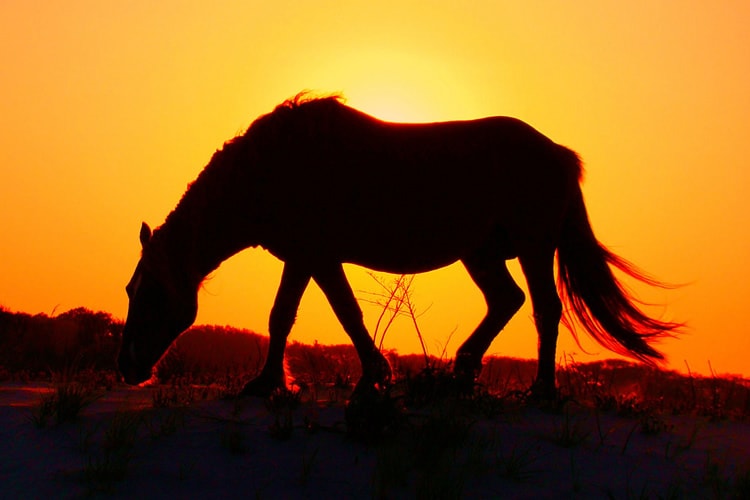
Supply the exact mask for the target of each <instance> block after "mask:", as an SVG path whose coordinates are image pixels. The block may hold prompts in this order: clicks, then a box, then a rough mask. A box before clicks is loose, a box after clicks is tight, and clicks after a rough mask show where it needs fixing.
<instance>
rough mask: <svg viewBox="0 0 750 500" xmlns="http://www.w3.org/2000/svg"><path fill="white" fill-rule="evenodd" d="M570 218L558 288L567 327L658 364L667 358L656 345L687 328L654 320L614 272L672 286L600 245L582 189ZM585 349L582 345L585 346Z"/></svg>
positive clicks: (560, 257)
mask: <svg viewBox="0 0 750 500" xmlns="http://www.w3.org/2000/svg"><path fill="white" fill-rule="evenodd" d="M574 198H575V199H574V200H573V203H572V206H571V207H570V208H571V209H570V211H569V212H568V216H567V218H566V221H565V224H564V227H563V231H562V235H561V240H560V244H559V246H558V249H557V263H558V289H559V291H560V296H561V298H562V300H563V303H564V307H563V310H564V314H563V324H565V325H566V326H567V327H568V328H569V329H570V331H571V332H572V333H573V336H574V337H575V340H576V342H578V336H577V334H576V330H575V327H574V320H578V323H580V324H581V325H582V326H583V327H584V329H585V330H586V331H587V332H588V333H589V334H590V335H591V336H592V337H594V339H596V340H597V341H598V342H599V343H600V344H601V345H602V346H604V347H606V348H607V349H610V350H612V351H614V352H616V353H618V354H623V355H625V356H629V357H632V358H636V359H639V360H641V361H646V362H648V363H653V362H655V361H661V360H664V356H663V355H662V354H661V353H660V352H659V351H657V350H656V349H654V348H653V347H652V346H651V345H650V343H649V342H650V341H651V340H654V339H658V338H659V337H663V336H669V335H670V334H672V333H674V332H676V330H678V329H679V328H680V327H681V326H682V325H681V324H678V323H672V322H666V321H661V320H658V319H654V318H651V317H649V316H648V315H647V314H646V313H644V312H643V311H642V310H641V309H640V308H639V307H638V306H637V305H636V303H637V302H638V301H637V300H636V299H635V298H634V297H633V296H632V294H631V293H629V292H628V290H627V289H626V288H625V287H623V285H622V284H621V283H620V282H619V281H618V280H617V278H616V277H615V276H614V274H613V273H612V267H616V268H617V269H619V270H620V271H622V272H623V273H625V274H627V275H628V276H631V277H633V278H635V279H637V280H639V281H641V282H643V283H646V284H648V285H653V286H659V287H668V285H665V284H663V283H661V282H659V281H657V280H655V279H653V278H651V277H649V276H648V275H646V274H645V273H643V271H641V270H639V269H638V268H636V267H635V266H634V265H633V264H631V263H630V262H628V261H627V260H625V259H623V258H621V257H618V256H617V255H615V254H614V253H612V252H611V251H609V250H608V249H607V248H606V247H605V246H604V245H602V244H601V243H599V242H598V241H597V239H596V238H595V237H594V233H593V231H592V229H591V224H590V223H589V218H588V214H587V213H586V207H585V205H584V202H583V196H582V194H581V191H580V188H577V189H576V193H575V195H574ZM579 345H580V343H579Z"/></svg>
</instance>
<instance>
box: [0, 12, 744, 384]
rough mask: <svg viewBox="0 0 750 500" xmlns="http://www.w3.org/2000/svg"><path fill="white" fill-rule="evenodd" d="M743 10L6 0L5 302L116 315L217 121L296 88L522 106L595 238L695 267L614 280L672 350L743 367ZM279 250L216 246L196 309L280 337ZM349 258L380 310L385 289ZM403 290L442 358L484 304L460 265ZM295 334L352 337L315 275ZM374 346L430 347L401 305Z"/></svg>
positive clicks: (380, 98) (525, 351)
mask: <svg viewBox="0 0 750 500" xmlns="http://www.w3.org/2000/svg"><path fill="white" fill-rule="evenodd" d="M748 22H750V7H749V6H748V4H747V3H745V2H726V3H722V4H709V3H705V2H698V1H691V2H663V3H659V4H658V5H656V4H653V3H650V2H634V3H627V4H620V3H615V2H576V3H573V4H571V3H570V2H544V3H539V4H525V3H523V4H522V3H517V2H505V1H502V2H495V1H482V2H472V3H468V4H466V3H465V4H462V5H460V4H459V3H457V2H448V1H440V2H432V3H430V4H429V6H428V5H426V4H423V3H420V2H404V1H398V2H395V1H388V2H377V3H373V2H359V1H357V2H337V5H333V4H331V5H328V4H321V3H320V2H307V1H303V2H295V3H291V2H282V3H268V2H246V3H243V4H242V5H237V4H235V3H233V2H212V3H210V4H208V3H206V4H202V3H197V4H190V5H188V4H185V3H183V2H176V1H165V2H158V3H154V2H147V1H137V2H127V3H122V4H118V3H111V2H87V1H73V2H66V3H64V4H62V3H59V4H58V3H55V2H47V3H45V4H44V5H42V6H40V5H37V4H29V3H27V2H20V1H10V2H4V3H3V5H2V7H0V32H2V33H3V34H2V39H3V43H2V44H0V54H2V60H3V69H2V78H0V92H1V93H2V96H3V98H2V107H0V116H2V118H0V127H1V128H0V157H1V158H2V164H3V166H2V168H1V169H0V200H2V201H1V202H0V203H2V207H3V209H2V211H0V228H2V231H3V235H4V236H3V245H2V246H1V247H0V248H1V249H2V253H0V306H2V307H4V308H7V309H9V310H14V311H16V310H17V311H26V312H29V313H32V314H35V313H45V314H50V315H51V314H54V313H55V312H58V313H59V312H60V311H65V310H68V309H71V308H73V307H76V306H84V307H86V308H89V309H93V310H104V311H108V312H111V313H112V314H113V315H114V316H115V317H118V318H123V319H124V318H125V316H126V313H127V307H128V299H127V296H126V294H125V291H124V287H125V285H126V283H127V281H128V279H129V277H130V276H131V275H132V273H133V271H134V268H135V265H136V262H137V260H138V256H139V252H140V244H139V241H138V229H139V227H140V225H141V222H142V221H146V222H147V223H149V224H150V225H151V227H157V226H159V225H160V224H162V222H163V221H164V220H165V218H166V217H167V215H168V214H169V213H170V211H171V210H173V208H174V207H175V205H176V204H177V202H178V201H179V200H180V197H181V196H182V194H183V192H184V191H185V189H186V187H187V185H188V183H190V182H191V181H193V180H194V179H195V178H196V177H197V175H198V174H199V173H200V171H201V170H202V169H203V167H204V166H205V165H206V164H207V163H208V161H209V160H210V158H211V156H212V154H213V153H214V152H215V151H216V150H217V149H220V148H221V147H222V145H223V144H224V143H225V141H227V140H229V139H231V138H232V137H234V136H236V135H237V134H240V133H242V132H244V131H245V130H246V129H247V127H248V126H249V125H250V124H251V123H252V122H253V121H254V120H255V119H256V118H257V117H259V116H261V115H263V114H266V113H269V112H271V111H272V110H273V109H274V107H275V106H276V105H278V104H279V103H281V102H282V101H284V100H285V99H287V98H290V97H292V96H294V95H296V94H297V93H298V92H300V91H302V90H305V89H307V90H310V91H311V92H312V93H313V94H319V95H329V94H336V93H340V94H341V95H343V96H344V98H345V102H346V104H347V105H349V106H352V107H354V108H356V109H360V110H362V111H364V112H366V113H369V114H371V115H373V116H375V117H377V118H380V119H383V120H387V121H398V122H436V121H447V120H468V119H475V118H480V117H486V116H500V115H505V116H514V117H517V118H520V119H521V120H523V121H525V122H527V123H529V124H530V125H532V126H533V127H535V128H536V129H537V130H539V131H540V132H541V133H543V134H545V135H546V136H548V137H550V138H551V139H552V140H553V141H555V142H557V143H559V144H561V145H564V146H566V147H569V148H571V149H573V150H575V151H576V152H578V153H579V154H580V156H581V157H582V159H583V162H584V165H585V169H586V174H585V176H584V182H583V184H582V191H583V196H584V198H585V201H586V205H587V207H588V212H589V216H590V219H591V224H592V227H593V229H594V232H595V234H596V236H597V238H598V239H599V240H600V241H601V242H602V243H603V244H605V245H607V246H608V248H610V249H611V250H612V251H613V252H615V253H617V254H618V255H622V256H623V257H625V258H627V259H628V260H631V261H632V262H634V263H635V264H636V265H638V266H639V267H641V268H643V269H644V270H645V271H647V272H648V273H649V274H650V275H652V276H654V277H656V278H657V279H659V280H663V281H665V282H669V283H674V284H679V285H682V286H680V287H677V288H675V289H670V290H662V289H652V288H649V287H644V286H641V285H639V284H637V283H635V282H632V281H629V280H628V279H627V278H623V280H624V282H625V283H626V284H627V285H628V286H631V287H632V288H633V290H634V292H635V294H636V295H637V296H638V297H640V298H641V299H642V300H643V302H644V303H646V304H651V305H649V306H645V308H646V310H647V311H648V312H649V313H650V314H652V315H653V316H655V317H657V318H660V319H663V320H665V321H678V322H685V323H686V325H687V328H686V333H685V334H683V335H680V336H678V337H676V338H674V339H672V338H670V339H666V340H664V341H663V342H662V343H661V344H660V345H659V346H658V347H659V349H660V350H661V351H663V352H664V353H665V354H666V355H667V358H668V365H667V366H668V367H669V368H673V369H676V370H682V371H684V370H686V363H687V364H689V366H690V369H692V370H693V371H695V372H699V373H709V371H710V370H711V369H713V370H716V371H717V372H720V373H738V374H743V375H744V376H750V368H748V365H747V362H746V359H745V358H746V353H747V352H750V335H748V334H747V332H746V327H745V324H744V321H743V314H744V313H745V309H746V302H747V298H748V297H750V265H748V264H747V262H746V261H747V256H748V253H749V252H750V215H749V214H750V210H748V207H747V190H748V187H750V174H749V173H748V172H749V171H750V170H748V168H747V167H746V164H747V158H748V157H750V146H749V145H748V144H749V143H748V140H747V138H748V126H747V117H748V116H749V115H750V93H748V89H749V88H750V64H749V63H748V57H747V47H750V34H749V33H750V32H749V31H748V30H747V24H748ZM461 168H462V165H456V169H457V170H460V169H461ZM398 187H399V185H398V178H397V177H396V178H394V179H393V189H398ZM452 201H453V200H451V199H446V200H445V203H447V204H450V203H451V202H452ZM377 204H378V200H377V199H373V200H372V205H373V209H374V210H376V209H377ZM509 267H510V270H511V273H512V275H513V277H514V278H515V280H516V281H517V282H518V283H519V284H521V286H522V288H523V289H524V290H525V291H526V290H527V288H526V282H525V279H524V277H523V274H522V273H521V271H520V268H519V266H518V264H517V263H516V262H515V261H513V262H511V263H510V264H509ZM281 270H282V264H281V262H280V261H278V260H277V259H275V258H274V257H272V256H271V255H270V254H269V253H268V252H266V251H264V250H262V249H259V248H254V249H249V250H246V251H244V252H242V253H240V254H237V255H235V256H234V257H232V258H231V259H229V260H227V261H226V262H224V263H223V264H222V265H221V267H220V268H219V269H218V270H217V271H215V272H214V273H212V275H211V276H210V277H209V279H208V280H207V281H206V282H205V283H204V284H203V289H202V292H201V293H200V295H199V313H198V317H197V323H198V324H219V325H232V326H236V327H241V328H246V329H249V330H253V331H256V332H259V333H262V334H267V332H268V316H269V312H270V310H271V306H272V304H273V300H274V295H275V292H276V289H277V287H278V285H279V280H280V277H281ZM345 271H346V273H347V276H348V277H349V279H350V281H351V283H352V288H353V289H354V292H355V295H357V297H358V299H360V302H361V303H362V307H363V311H364V313H365V323H366V325H367V326H368V328H370V329H371V330H372V329H373V328H374V326H375V323H376V321H377V318H378V316H379V313H380V309H379V306H378V305H377V304H372V303H370V302H371V300H370V299H371V298H372V293H373V292H377V291H378V290H379V288H378V287H379V285H378V284H377V282H376V279H374V278H373V276H371V275H370V274H369V272H368V270H366V269H364V268H361V267H356V266H353V265H347V266H345ZM376 277H379V278H380V279H381V280H383V281H384V282H386V283H387V282H390V280H391V279H393V277H392V276H389V275H383V274H376ZM411 293H412V297H413V300H414V304H415V306H416V308H417V312H418V321H419V326H420V329H421V331H422V332H423V333H424V335H425V347H426V348H427V350H428V351H429V352H430V353H431V354H434V355H438V356H439V355H441V353H443V352H444V351H445V353H446V355H448V356H452V355H453V354H454V353H455V349H456V348H457V347H458V346H459V345H460V344H461V343H462V342H463V341H464V340H465V339H466V337H468V335H469V334H470V333H471V332H472V331H473V330H474V328H475V327H476V325H477V324H478V323H479V321H480V320H481V319H482V317H483V315H484V313H485V303H484V300H483V298H482V295H481V293H480V292H479V291H478V290H477V288H476V286H475V285H474V284H473V283H472V281H471V279H470V278H469V276H468V274H467V272H466V270H465V269H464V268H463V266H461V265H460V264H454V265H451V266H449V267H446V268H444V269H441V270H437V271H434V272H430V273H425V274H421V275H418V276H417V277H416V278H415V280H414V282H413V285H412V289H411ZM532 314H533V313H532V311H531V307H530V304H529V300H528V293H527V303H526V304H525V305H524V306H523V308H522V309H521V311H520V312H519V313H518V314H517V315H516V316H515V317H514V319H513V320H511V322H510V323H509V324H508V326H507V327H506V328H505V329H504V330H503V332H502V333H501V334H500V335H499V336H498V337H497V339H496V340H495V342H493V344H492V346H491V347H490V349H489V351H488V354H496V355H505V356H514V357H523V358H535V356H536V348H537V338H536V332H535V330H534V321H533V315H532ZM371 333H372V332H371ZM290 340H297V341H300V342H305V343H312V342H313V341H316V340H317V341H319V342H320V343H325V344H334V343H349V339H348V337H347V336H346V334H345V333H344V331H343V329H342V328H341V326H340V325H339V323H338V321H337V320H336V317H335V315H334V314H333V312H332V310H331V307H330V306H329V305H328V302H327V301H326V299H325V297H324V296H323V294H322V292H321V291H320V290H319V289H318V288H317V287H316V286H315V285H314V284H311V285H310V287H309V288H308V290H307V292H306V294H305V295H304V297H303V299H302V303H301V306H300V309H299V313H298V315H297V321H296V323H295V325H294V328H293V329H292V334H291V337H290ZM581 340H582V347H579V346H578V345H577V344H576V343H575V342H574V340H573V339H572V336H571V335H570V334H569V333H568V332H567V331H566V330H565V329H561V334H560V342H559V347H558V358H559V359H562V358H564V357H565V358H573V359H575V360H577V361H585V360H592V359H601V358H607V357H611V356H613V355H612V353H610V352H609V351H607V350H605V349H603V348H601V347H600V346H599V345H598V344H596V343H594V342H593V341H591V340H590V339H588V338H586V337H584V336H582V338H581ZM384 347H386V348H388V349H395V350H397V351H398V352H400V353H415V352H417V353H418V352H421V350H422V347H421V345H420V343H419V339H418V338H417V336H416V334H415V332H414V327H413V324H412V323H411V321H410V320H398V321H397V322H396V323H395V324H394V326H393V329H392V330H391V331H389V333H388V335H387V337H386V339H385V342H384ZM583 349H585V350H586V351H587V352H588V353H586V352H583ZM709 362H710V363H711V365H710V366H711V368H710V367H709V364H708V363H709Z"/></svg>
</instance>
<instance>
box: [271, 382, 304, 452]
mask: <svg viewBox="0 0 750 500" xmlns="http://www.w3.org/2000/svg"><path fill="white" fill-rule="evenodd" d="M301 398H302V393H301V391H292V390H290V389H287V388H285V387H281V388H278V389H276V390H274V391H273V392H272V393H271V395H270V396H269V397H268V399H266V408H267V409H268V411H269V412H270V413H271V415H273V418H274V421H273V423H272V424H271V425H270V428H269V431H270V432H271V436H272V437H273V438H275V439H279V440H282V441H283V440H286V439H289V437H291V435H292V430H293V429H294V412H295V411H296V410H297V408H299V405H300V400H301Z"/></svg>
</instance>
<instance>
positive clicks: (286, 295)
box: [240, 262, 310, 397]
mask: <svg viewBox="0 0 750 500" xmlns="http://www.w3.org/2000/svg"><path fill="white" fill-rule="evenodd" d="M309 282H310V273H309V271H307V269H306V268H302V267H300V266H296V265H294V264H290V263H288V262H287V263H286V264H284V271H283V272H282V274H281V284H280V285H279V290H278V291H277V292H276V300H275V301H274V303H273V308H272V309H271V316H270V318H269V320H268V333H269V335H270V340H269V344H268V355H267V356H266V363H265V365H264V366H263V369H262V370H261V372H260V375H258V376H257V377H256V378H254V379H253V380H251V381H250V382H248V383H247V384H245V387H244V388H243V389H242V391H241V392H240V395H242V396H260V397H266V396H269V395H270V394H271V393H272V392H273V390H274V389H277V388H280V387H286V381H285V379H284V349H285V348H286V339H287V337H288V336H289V332H290V330H291V329H292V325H293V324H294V319H295V317H296V315H297V308H298V307H299V303H300V300H301V299H302V294H303V293H304V292H305V288H307V284H308V283H309Z"/></svg>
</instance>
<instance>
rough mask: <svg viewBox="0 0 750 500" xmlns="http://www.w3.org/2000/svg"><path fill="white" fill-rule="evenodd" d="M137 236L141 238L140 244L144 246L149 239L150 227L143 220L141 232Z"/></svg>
mask: <svg viewBox="0 0 750 500" xmlns="http://www.w3.org/2000/svg"><path fill="white" fill-rule="evenodd" d="M139 237H140V239H141V246H142V247H144V248H145V247H146V244H147V243H148V242H149V240H150V239H151V228H150V227H148V224H146V223H145V222H141V234H140V236H139Z"/></svg>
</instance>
